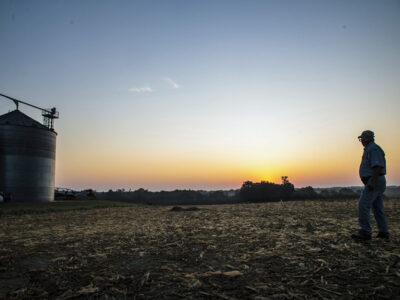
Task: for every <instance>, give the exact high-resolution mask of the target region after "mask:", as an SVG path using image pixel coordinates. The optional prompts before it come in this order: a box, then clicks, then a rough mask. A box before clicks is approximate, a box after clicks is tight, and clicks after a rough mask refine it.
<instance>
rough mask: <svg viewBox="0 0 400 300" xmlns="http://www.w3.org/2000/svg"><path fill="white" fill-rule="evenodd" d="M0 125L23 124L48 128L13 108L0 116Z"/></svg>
mask: <svg viewBox="0 0 400 300" xmlns="http://www.w3.org/2000/svg"><path fill="white" fill-rule="evenodd" d="M0 125H15V126H25V127H35V128H42V129H47V130H48V128H47V127H46V126H44V125H42V124H40V123H39V122H38V121H36V120H34V119H32V118H31V117H28V116H27V115H25V114H24V113H22V112H20V111H19V110H13V111H11V112H9V113H6V114H4V115H1V116H0Z"/></svg>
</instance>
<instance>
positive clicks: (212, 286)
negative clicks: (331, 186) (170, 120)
mask: <svg viewBox="0 0 400 300" xmlns="http://www.w3.org/2000/svg"><path fill="white" fill-rule="evenodd" d="M385 205H386V207H385V209H386V212H387V215H388V223H389V228H390V230H391V233H392V239H391V240H390V241H381V240H377V239H373V240H372V241H370V242H367V243H356V242H353V241H352V240H351V239H350V233H351V232H354V231H356V230H357V229H358V226H357V216H356V208H357V202H356V201H353V200H351V201H350V200H349V201H329V202H319V201H313V202H312V201H298V202H286V203H282V202H280V203H261V204H236V205H215V206H199V207H198V208H199V209H172V210H171V207H166V206H132V207H115V208H103V209H92V210H84V211H66V212H49V213H44V214H39V215H38V214H27V215H22V216H16V215H3V216H1V218H0V245H1V246H0V298H15V299H20V298H25V299H28V298H51V299H72V298H74V299H77V298H82V299H83V298H85V299H87V298H96V299H113V298H114V299H125V298H129V299H151V298H154V299H177V298H182V299H184V298H186V299H190V298H195V299H244V298H246V299H258V300H262V299H296V298H310V299H312V298H315V299H316V298H318V299H320V298H350V299H351V298H361V297H362V298H365V297H367V298H389V299H393V298H394V297H396V296H397V295H399V294H400V240H399V239H398V237H397V236H396V235H397V233H399V232H400V221H399V218H398V215H399V213H400V201H399V200H390V201H386V203H385ZM371 221H372V223H373V222H374V221H373V217H372V220H371ZM373 230H375V232H376V228H375V227H373Z"/></svg>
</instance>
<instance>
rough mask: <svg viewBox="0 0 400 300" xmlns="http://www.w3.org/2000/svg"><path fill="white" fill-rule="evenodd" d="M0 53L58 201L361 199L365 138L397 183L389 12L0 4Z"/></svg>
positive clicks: (399, 148) (397, 80)
mask: <svg viewBox="0 0 400 300" xmlns="http://www.w3.org/2000/svg"><path fill="white" fill-rule="evenodd" d="M0 45H1V46H0V66H1V67H0V93H3V94H6V95H9V96H11V97H15V98H17V99H21V100H23V101H27V102H30V103H33V104H35V105H38V106H40V107H53V106H55V107H56V108H57V110H59V112H60V119H59V120H56V122H55V128H56V131H57V133H58V137H57V161H56V186H57V187H68V188H73V189H83V188H94V189H96V190H108V189H116V188H125V189H130V188H131V189H137V188H140V187H143V188H146V189H149V190H172V189H183V188H186V189H188V188H191V189H213V190H214V189H230V188H240V186H241V184H242V183H243V181H246V180H252V181H261V180H268V181H273V182H280V177H281V176H282V175H287V176H289V180H290V181H291V182H292V183H294V185H295V186H296V187H302V186H308V185H311V186H313V187H327V186H349V185H361V183H360V180H359V178H358V167H359V164H360V160H361V155H362V150H363V147H362V145H361V144H360V143H359V142H358V140H357V136H358V135H359V134H360V133H361V132H362V131H363V130H365V129H370V130H373V131H374V132H375V134H376V142H377V144H379V145H380V146H382V148H383V149H384V150H385V152H386V160H387V172H388V174H387V180H388V184H389V185H400V117H399V115H400V1H385V0H383V1H365V0H362V1H348V0H346V1H250V0H248V1H220V0H217V1H205V0H202V1H194V0H193V1H190V0H182V1H174V0H160V1H144V0H143V1H55V0H54V1H8V0H4V1H0ZM14 107H15V105H14V104H13V103H12V102H10V101H4V100H3V99H0V114H4V113H7V112H8V111H9V110H12V109H14ZM21 111H22V112H24V113H26V114H28V115H29V116H31V117H33V118H35V119H37V120H38V121H41V116H40V112H39V111H36V110H33V109H29V108H28V107H22V106H21Z"/></svg>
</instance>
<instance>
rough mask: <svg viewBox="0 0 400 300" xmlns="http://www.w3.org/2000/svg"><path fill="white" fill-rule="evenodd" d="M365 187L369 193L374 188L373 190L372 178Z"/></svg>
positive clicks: (373, 181)
mask: <svg viewBox="0 0 400 300" xmlns="http://www.w3.org/2000/svg"><path fill="white" fill-rule="evenodd" d="M367 187H368V189H369V190H370V191H373V190H374V188H375V180H372V178H371V180H370V181H369V182H368V185H367Z"/></svg>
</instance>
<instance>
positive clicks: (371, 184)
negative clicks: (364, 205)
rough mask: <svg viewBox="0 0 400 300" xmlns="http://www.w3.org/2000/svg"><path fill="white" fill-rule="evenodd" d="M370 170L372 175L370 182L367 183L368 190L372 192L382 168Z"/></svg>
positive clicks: (377, 167)
mask: <svg viewBox="0 0 400 300" xmlns="http://www.w3.org/2000/svg"><path fill="white" fill-rule="evenodd" d="M372 170H373V173H372V176H371V180H370V181H369V183H368V189H369V190H370V191H372V190H374V188H375V184H376V181H377V179H378V177H379V176H380V175H381V172H382V167H380V166H376V167H374V168H373V169H372Z"/></svg>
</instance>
